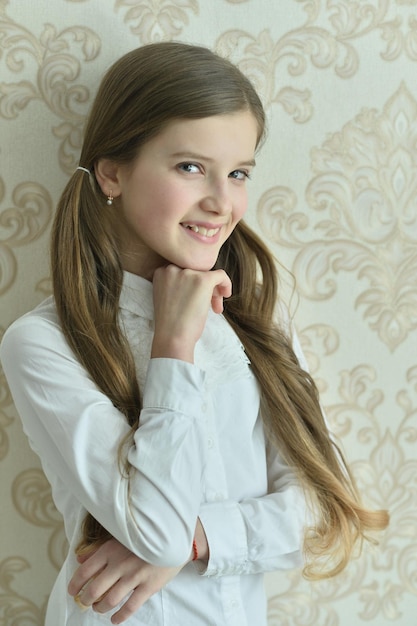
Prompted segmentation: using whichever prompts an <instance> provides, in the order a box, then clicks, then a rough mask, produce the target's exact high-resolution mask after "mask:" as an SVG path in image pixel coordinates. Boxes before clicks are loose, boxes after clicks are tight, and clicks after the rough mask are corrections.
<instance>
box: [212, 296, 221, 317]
mask: <svg viewBox="0 0 417 626" xmlns="http://www.w3.org/2000/svg"><path fill="white" fill-rule="evenodd" d="M211 308H212V309H213V311H214V313H223V309H224V307H223V297H222V296H213V297H212V299H211Z"/></svg>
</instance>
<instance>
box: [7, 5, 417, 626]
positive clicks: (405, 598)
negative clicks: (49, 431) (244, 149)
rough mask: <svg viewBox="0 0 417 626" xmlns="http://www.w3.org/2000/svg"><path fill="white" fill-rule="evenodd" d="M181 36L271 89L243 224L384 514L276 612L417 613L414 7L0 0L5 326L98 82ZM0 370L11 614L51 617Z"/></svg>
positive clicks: (59, 545) (31, 465) (44, 525)
mask: <svg viewBox="0 0 417 626" xmlns="http://www.w3.org/2000/svg"><path fill="white" fill-rule="evenodd" d="M170 38H174V39H179V40H181V41H186V42H193V43H202V44H206V45H208V46H211V47H214V48H216V49H217V50H219V51H220V52H221V53H223V54H226V55H229V56H230V57H231V59H232V60H233V61H235V62H236V63H237V64H238V65H239V66H240V67H241V68H242V69H243V70H244V71H245V72H246V73H247V74H248V75H249V76H250V77H251V78H252V79H253V81H254V82H255V84H256V85H257V87H258V89H259V90H260V92H261V94H262V97H263V99H264V102H265V105H266V107H267V111H268V116H269V120H270V122H269V123H270V132H269V139H268V143H267V145H266V146H265V148H264V149H263V152H262V153H261V155H260V156H259V158H258V167H257V169H256V172H255V174H254V176H253V181H252V182H251V183H250V189H251V191H250V194H251V206H252V208H251V211H250V216H249V221H250V223H251V224H252V225H253V226H254V227H255V229H256V230H257V231H258V232H259V233H260V234H261V235H262V237H263V238H264V239H265V241H267V242H268V243H269V244H270V246H271V247H272V249H273V250H274V252H275V253H276V255H277V257H278V258H279V260H280V261H281V262H282V263H283V264H284V265H285V266H287V267H288V268H289V269H290V270H291V271H292V272H293V273H294V274H295V276H296V279H297V284H298V292H299V299H298V302H296V301H295V300H293V305H294V307H295V305H297V308H296V312H295V320H296V325H297V327H298V331H299V333H300V336H301V339H302V343H303V346H304V349H305V351H306V354H307V357H308V360H309V363H310V366H311V369H312V371H313V373H314V375H315V377H316V379H317V381H318V383H319V386H320V389H321V391H322V397H323V403H324V405H325V407H326V411H327V413H328V416H329V419H330V421H331V424H332V427H333V428H334V430H335V432H336V433H337V434H338V435H340V437H341V439H342V442H343V446H344V449H345V451H346V453H347V455H348V457H349V459H350V460H351V462H352V468H353V471H354V473H355V475H356V477H357V479H358V482H359V484H360V485H361V487H362V489H363V491H364V496H365V498H366V500H367V501H368V502H369V503H370V504H371V505H375V506H377V507H380V506H387V507H389V509H390V511H391V515H392V524H391V527H390V529H389V530H388V532H387V533H386V534H385V535H384V537H383V538H382V541H381V544H380V546H379V547H378V548H374V549H367V550H366V552H365V553H364V554H363V556H362V557H361V558H360V559H359V560H357V561H355V562H354V563H353V564H352V566H351V567H350V568H349V569H348V571H347V572H346V573H345V574H344V575H342V576H340V577H339V578H337V579H335V580H333V581H331V582H327V583H323V584H315V585H311V584H307V583H305V582H303V581H302V580H301V579H300V576H299V574H298V573H291V574H286V575H283V574H273V575H271V576H268V593H269V595H270V625H271V626H278V625H279V626H359V625H361V626H362V625H363V624H374V625H375V626H384V625H388V624H392V623H395V624H398V625H401V626H413V625H414V624H416V623H417V621H416V620H417V618H416V615H417V540H416V538H417V506H416V505H417V503H416V499H417V496H416V476H417V458H416V457H417V454H416V452H417V444H416V440H417V424H416V410H417V409H416V407H417V401H416V399H417V365H416V360H415V353H416V348H417V287H416V283H417V245H416V244H417V201H416V190H417V81H416V76H417V63H416V61H417V0H356V1H355V0H352V1H347V0H326V1H325V0H37V1H36V2H33V1H32V0H9V2H7V1H5V0H0V295H1V319H0V325H1V329H0V330H1V332H3V331H4V329H5V328H6V327H7V325H8V324H9V323H10V322H11V321H12V320H13V319H15V318H16V317H17V316H18V315H20V314H22V313H23V312H25V311H26V310H28V309H29V308H31V307H33V306H34V305H35V304H36V303H38V302H39V301H40V300H41V299H42V298H43V297H44V295H45V294H47V293H49V290H50V282H49V277H48V261H47V246H48V231H49V227H50V223H51V216H52V213H53V210H54V204H55V202H56V200H57V197H58V195H59V192H60V190H61V189H62V187H63V185H64V183H65V181H66V179H67V177H68V175H69V174H70V173H71V172H72V171H73V170H74V168H75V167H76V165H77V163H78V153H79V147H80V140H81V139H80V137H81V132H82V127H83V120H84V117H85V113H86V111H87V109H88V106H89V103H90V101H91V98H92V95H93V93H94V90H95V88H96V86H97V82H98V80H99V77H100V75H101V74H102V72H103V70H104V69H105V68H106V67H107V66H108V65H109V64H110V63H111V62H112V61H113V60H114V59H116V58H117V57H119V56H120V55H121V54H122V53H124V52H125V51H127V50H130V49H132V48H133V47H136V46H139V45H142V44H144V43H147V42H151V41H156V40H160V39H170ZM284 282H285V283H286V284H287V288H286V290H287V292H288V288H289V285H290V283H289V279H288V276H285V275H284ZM0 383H1V388H0V402H1V405H0V472H1V482H0V502H1V513H0V528H1V533H0V622H1V623H2V624H5V626H11V625H12V624H13V625H17V626H19V625H22V626H23V624H24V625H25V626H26V625H27V624H31V625H32V624H33V625H34V626H35V625H36V626H41V624H42V623H43V620H42V612H43V609H44V602H45V599H46V596H47V594H48V590H49V589H50V586H51V584H52V581H53V579H54V577H55V575H56V568H57V567H58V565H59V562H60V561H61V559H62V555H63V551H64V549H65V541H64V537H63V532H62V525H61V521H60V519H59V516H58V515H57V513H56V512H55V510H54V508H53V505H52V503H51V499H50V492H49V488H48V485H47V484H46V481H45V479H44V477H43V475H42V473H41V471H40V469H39V463H38V460H37V458H36V457H35V456H34V455H33V453H31V452H30V450H29V448H28V445H27V443H26V440H25V438H24V436H23V434H22V432H21V427H20V422H19V420H18V419H17V418H16V413H15V410H14V408H13V405H12V403H11V400H10V396H9V395H8V392H7V387H6V384H5V381H4V378H1V381H0ZM277 532H279V529H277ZM12 615H14V617H12ZM57 626H58V625H57ZM186 626H189V625H186ZM190 626H191V625H190ZM253 626H256V624H254V625H253Z"/></svg>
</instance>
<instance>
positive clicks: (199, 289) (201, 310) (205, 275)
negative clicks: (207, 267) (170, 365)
mask: <svg viewBox="0 0 417 626" xmlns="http://www.w3.org/2000/svg"><path fill="white" fill-rule="evenodd" d="M231 294H232V283H231V281H230V278H229V277H228V276H227V274H226V273H225V272H224V271H223V270H213V271H210V272H200V271H196V270H190V269H181V268H179V267H177V266H175V265H168V266H166V267H160V268H158V269H157V270H156V271H155V273H154V276H153V295H154V307H155V335H154V340H153V344H152V357H153V358H155V357H168V358H176V359H180V360H183V361H189V362H190V363H192V362H193V361H194V348H195V344H196V342H197V341H198V339H199V338H200V337H201V334H202V332H203V330H204V326H205V323H206V320H207V314H208V310H209V308H210V306H211V308H212V309H213V311H214V312H215V313H221V312H222V311H223V298H228V297H229V296H231Z"/></svg>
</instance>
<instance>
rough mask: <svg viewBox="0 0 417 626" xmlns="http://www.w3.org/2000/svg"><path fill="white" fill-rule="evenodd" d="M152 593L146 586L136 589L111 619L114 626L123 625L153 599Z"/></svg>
mask: <svg viewBox="0 0 417 626" xmlns="http://www.w3.org/2000/svg"><path fill="white" fill-rule="evenodd" d="M151 595H152V592H150V591H149V590H148V589H147V588H146V586H145V585H141V586H139V587H137V588H136V589H134V591H133V592H132V594H131V595H130V597H129V598H128V599H127V600H126V602H125V603H124V604H123V606H122V607H121V608H120V609H119V610H118V611H117V612H116V613H114V615H112V617H111V620H110V621H111V623H112V624H121V623H122V622H124V621H126V620H127V619H128V618H129V617H131V616H132V615H133V614H134V613H136V611H137V610H138V609H140V607H141V606H142V605H143V604H145V602H146V601H147V600H148V599H149V598H150V597H151Z"/></svg>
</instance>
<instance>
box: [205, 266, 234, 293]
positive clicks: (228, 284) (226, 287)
mask: <svg viewBox="0 0 417 626" xmlns="http://www.w3.org/2000/svg"><path fill="white" fill-rule="evenodd" d="M210 274H211V275H212V277H213V278H214V280H215V281H216V282H215V288H214V290H213V291H214V293H215V294H216V295H219V296H223V298H229V297H230V296H231V295H232V281H231V280H230V278H229V276H228V275H227V274H226V272H225V271H224V270H213V271H212V272H210Z"/></svg>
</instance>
